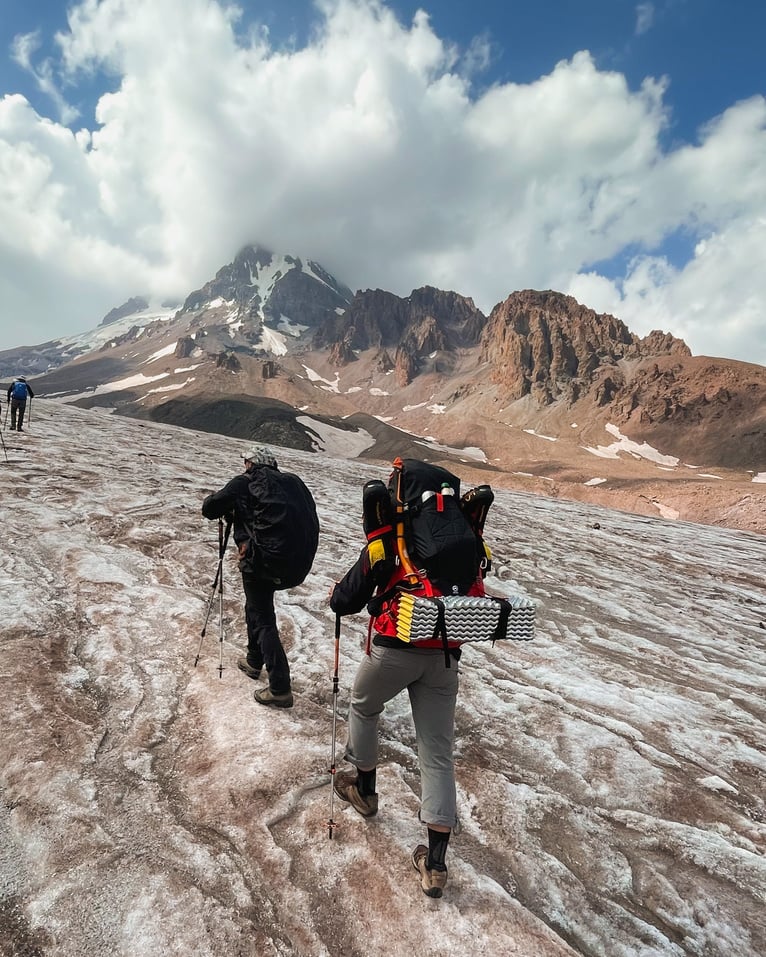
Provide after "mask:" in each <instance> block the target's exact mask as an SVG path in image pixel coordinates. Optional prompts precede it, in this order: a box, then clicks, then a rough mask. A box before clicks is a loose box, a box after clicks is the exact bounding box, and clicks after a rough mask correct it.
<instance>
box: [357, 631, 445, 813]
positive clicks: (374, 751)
mask: <svg viewBox="0 0 766 957" xmlns="http://www.w3.org/2000/svg"><path fill="white" fill-rule="evenodd" d="M458 683H459V679H458V670H457V662H456V661H454V660H453V661H452V662H451V667H449V668H447V667H446V665H445V664H444V652H443V651H442V650H441V649H436V648H434V649H431V648H422V649H399V648H385V647H381V646H379V645H375V644H373V645H372V646H371V649H370V654H369V655H365V656H364V658H363V660H362V662H361V664H360V665H359V669H358V671H357V673H356V678H355V679H354V687H353V690H352V692H351V707H350V709H349V714H348V743H347V744H346V753H345V757H346V760H347V761H350V762H351V764H354V765H356V766H357V767H362V768H372V767H376V766H377V764H378V719H379V718H380V715H381V713H382V711H383V708H384V707H385V704H386V702H387V701H390V700H391V699H392V698H394V697H395V696H396V695H398V694H399V692H400V691H404V689H405V688H406V689H407V693H408V694H409V696H410V707H411V708H412V718H413V721H414V723H415V734H416V737H417V748H418V763H419V765H420V791H421V795H420V818H421V820H422V821H423V823H424V824H440V825H442V826H443V827H449V828H452V827H454V826H455V824H456V822H457V808H456V797H455V759H454V747H455V701H456V699H457V691H458Z"/></svg>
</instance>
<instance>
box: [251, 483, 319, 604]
mask: <svg viewBox="0 0 766 957" xmlns="http://www.w3.org/2000/svg"><path fill="white" fill-rule="evenodd" d="M248 491H249V500H248V502H249V509H248V516H247V519H246V520H245V521H244V522H243V524H244V527H245V528H246V529H247V532H248V534H249V535H250V540H251V541H250V546H249V548H248V551H247V555H246V557H245V559H244V560H243V563H242V564H241V567H242V570H243V571H245V572H248V573H251V574H254V575H256V576H257V577H258V578H264V579H266V580H268V581H270V582H271V583H272V584H273V585H274V587H275V588H276V589H277V590H280V589H284V588H294V587H295V586H296V585H300V584H301V583H302V582H303V581H304V580H305V578H306V576H307V575H308V573H309V572H310V571H311V566H312V565H313V563H314V556H315V555H316V551H317V545H318V543H319V519H318V518H317V511H316V504H315V502H314V498H313V496H312V494H311V492H310V491H309V490H308V488H307V487H306V485H305V484H304V482H303V481H302V480H301V479H300V478H299V477H298V476H297V475H293V474H292V472H280V471H278V470H277V469H273V468H268V467H263V468H256V469H254V470H253V473H252V478H251V480H250V484H249V486H248Z"/></svg>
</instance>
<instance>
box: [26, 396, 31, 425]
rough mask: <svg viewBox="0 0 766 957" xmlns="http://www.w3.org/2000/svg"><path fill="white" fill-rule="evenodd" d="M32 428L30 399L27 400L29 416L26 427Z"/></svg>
mask: <svg viewBox="0 0 766 957" xmlns="http://www.w3.org/2000/svg"><path fill="white" fill-rule="evenodd" d="M31 428H32V400H31V399H30V400H29V418H28V419H27V429H30V430H31Z"/></svg>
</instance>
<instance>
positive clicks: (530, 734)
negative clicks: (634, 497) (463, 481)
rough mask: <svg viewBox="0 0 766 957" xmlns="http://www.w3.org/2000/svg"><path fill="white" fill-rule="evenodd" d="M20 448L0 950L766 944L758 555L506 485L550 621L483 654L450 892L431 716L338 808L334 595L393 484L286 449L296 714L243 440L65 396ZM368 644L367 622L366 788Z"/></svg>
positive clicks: (500, 509) (765, 761)
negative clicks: (424, 810)
mask: <svg viewBox="0 0 766 957" xmlns="http://www.w3.org/2000/svg"><path fill="white" fill-rule="evenodd" d="M4 437H5V442H6V445H7V447H8V457H9V460H10V461H9V464H7V465H4V467H5V481H4V483H3V495H2V499H0V509H2V516H1V518H2V529H3V536H4V543H5V545H6V547H5V548H4V549H3V551H2V556H0V621H2V651H3V658H2V669H1V671H0V673H2V677H3V679H4V680H3V695H4V698H5V700H4V706H3V734H2V736H0V768H1V769H2V770H0V794H1V795H2V803H0V837H1V838H2V840H0V915H1V917H0V952H2V953H4V954H5V953H8V954H19V955H20V954H29V955H32V954H35V955H41V957H54V955H55V957H107V955H109V957H112V955H129V957H144V955H146V957H150V955H151V957H154V955H157V954H161V955H171V957H174V955H179V957H181V955H183V957H188V955H194V957H213V955H216V957H217V955H222V954H232V955H233V954H239V955H247V957H251V955H252V957H256V955H257V957H261V955H267V957H277V955H279V957H286V955H296V957H298V955H300V957H340V955H343V957H347V955H348V957H373V955H375V957H378V955H380V957H383V955H386V957H388V955H393V957H400V955H401V957H405V955H406V957H410V955H412V954H415V953H428V954H433V955H439V957H441V955H444V957H447V955H461V957H462V955H472V957H473V955H476V957H479V955H487V957H499V955H517V957H559V955H573V954H580V955H587V957H682V955H690V957H691V955H695V957H700V955H705V957H735V955H736V957H763V954H764V953H766V919H765V918H764V914H766V909H765V908H764V904H765V903H766V824H764V821H765V820H766V802H765V799H764V795H765V794H766V721H765V719H766V704H765V703H764V702H765V700H766V641H765V640H764V639H765V638H766V630H765V629H766V595H765V593H764V587H763V568H764V564H765V563H766V539H765V538H764V537H762V536H756V535H748V534H746V533H742V532H734V531H730V530H726V529H720V528H714V527H710V526H697V525H690V524H687V523H683V522H679V523H674V524H671V523H668V522H665V521H663V520H662V519H661V518H660V517H659V516H658V517H656V518H651V517H641V516H634V515H628V514H624V513H620V512H613V511H609V510H606V509H602V508H598V507H596V506H589V505H584V504H580V503H574V502H564V501H560V500H556V499H548V498H544V497H536V496H532V495H526V494H522V493H511V492H506V491H502V490H496V501H495V504H494V505H493V508H492V510H491V512H490V517H489V520H488V522H487V529H486V534H487V540H488V543H489V544H490V547H491V548H492V551H493V555H494V568H493V572H492V575H491V576H490V578H489V579H488V584H489V585H490V587H491V588H492V589H494V590H495V591H497V592H507V591H519V592H521V593H523V594H528V595H530V596H531V597H532V598H534V599H535V600H536V601H537V602H539V604H540V611H539V614H538V629H537V635H536V638H535V640H534V641H532V642H526V643H521V644H510V643H498V644H497V645H496V646H494V647H492V646H489V645H487V646H475V647H471V648H469V649H467V650H466V652H465V654H464V656H463V659H462V661H461V664H460V672H461V691H460V696H459V699H458V711H457V747H456V755H457V778H458V796H459V805H460V815H461V819H462V832H461V833H460V834H458V835H455V836H454V837H453V840H452V842H451V844H450V851H449V856H448V864H449V868H450V875H449V883H448V885H447V890H446V892H445V896H444V898H443V899H442V900H441V901H431V900H429V899H427V898H425V897H424V896H423V894H422V893H421V892H420V890H419V888H418V885H417V883H416V879H415V875H414V871H413V870H412V867H411V864H410V862H409V854H410V853H411V851H412V848H413V847H414V845H415V844H416V843H417V842H419V841H421V840H422V839H423V837H424V829H423V828H422V826H421V825H420V824H419V823H418V821H417V811H418V786H419V779H418V774H417V769H416V750H415V738H414V732H413V728H412V722H411V718H410V714H409V708H408V705H407V702H406V699H404V698H400V699H397V700H396V701H395V702H394V703H393V704H392V705H391V706H389V707H388V708H387V710H386V713H385V715H384V716H383V719H382V721H381V763H380V770H379V777H378V787H379V793H380V812H379V814H378V816H377V817H376V818H375V819H373V820H370V821H364V820H363V819H361V818H360V817H358V816H357V815H356V814H355V813H354V812H353V810H351V809H349V808H348V807H345V806H342V805H340V804H339V802H338V801H337V800H334V801H333V802H332V803H331V797H330V788H329V782H330V775H329V773H328V768H329V765H330V741H331V728H332V715H333V694H332V680H331V678H332V669H333V649H334V641H333V635H334V618H333V616H332V614H331V613H330V611H329V608H328V606H327V593H328V590H329V588H330V586H331V584H332V582H333V581H334V580H335V579H336V578H337V577H338V576H339V575H340V574H341V573H342V572H343V571H344V570H345V568H346V567H347V566H348V565H349V564H350V562H351V561H352V560H353V559H354V558H355V556H356V554H357V553H358V549H359V547H360V546H361V544H362V534H361V528H360V521H359V518H360V511H361V501H360V492H361V487H362V484H363V482H364V481H365V480H366V479H368V478H371V477H383V476H384V475H385V474H386V471H387V470H384V469H376V468H372V467H369V468H368V467H365V466H364V465H363V463H360V462H358V461H344V460H342V459H339V458H335V457H330V456H327V455H322V454H310V453H299V452H295V451H291V450H282V449H279V450H277V454H278V458H279V460H280V463H281V465H282V467H284V468H288V469H292V470H294V471H297V472H299V473H300V474H301V475H303V476H304V478H305V479H306V481H307V483H308V484H309V486H310V487H311V488H312V490H313V491H314V494H315V496H316V499H317V502H318V506H319V513H320V520H321V526H322V534H321V539H320V548H319V553H318V556H317V560H316V563H315V566H314V569H313V571H312V573H311V575H310V576H309V578H308V579H307V581H306V582H305V583H304V585H302V586H300V587H299V588H296V589H294V590H292V591H290V592H287V593H282V594H280V595H279V596H278V598H277V615H278V619H279V622H280V627H281V631H282V635H283V638H284V642H285V645H286V647H287V649H288V654H289V657H290V661H291V664H292V670H293V677H294V689H295V694H296V704H295V707H294V708H293V709H292V710H290V711H286V712H272V711H269V710H267V709H264V708H262V707H260V706H258V705H257V704H256V703H255V702H254V701H253V699H252V692H253V689H254V688H256V687H259V685H260V683H256V682H252V681H250V680H249V679H247V678H245V677H244V675H242V674H241V673H240V672H239V671H238V670H237V668H236V660H237V657H238V656H239V655H240V654H241V651H242V648H243V621H242V596H241V587H240V585H239V583H238V580H237V571H236V563H235V561H234V556H233V554H231V550H230V553H229V554H228V555H227V557H226V559H225V561H224V595H223V602H222V604H219V601H218V596H217V595H213V593H212V583H213V579H214V575H215V570H216V565H217V525H216V523H208V522H206V521H204V520H203V519H202V517H201V515H200V503H201V501H202V498H203V496H204V495H205V494H206V493H207V492H209V491H211V490H212V489H215V488H218V487H219V486H220V485H222V484H223V482H225V481H226V480H227V479H228V478H229V477H230V476H231V475H233V474H234V473H235V472H236V471H237V470H238V469H239V467H240V463H241V442H239V441H237V440H235V439H231V438H225V437H219V436H215V435H210V434H207V433H201V432H191V431H184V430H181V429H176V428H173V427H170V426H162V425H158V424H153V423H148V422H141V421H138V420H134V419H126V418H122V417H120V418H118V417H115V416H109V415H104V414H101V413H99V412H96V411H87V410H82V409H77V408H74V407H71V406H68V405H65V404H62V403H54V402H51V401H49V400H44V399H40V400H39V401H38V400H35V420H34V421H33V422H32V424H31V427H30V431H29V432H25V433H22V434H19V433H10V432H6V433H5V434H4ZM190 450H192V452H193V454H190ZM2 461H3V462H4V459H3V460H2ZM596 526H598V527H596ZM11 546H12V547H11ZM211 598H212V599H213V601H212V603H211ZM209 606H210V607H212V615H211V620H210V623H209V625H208V629H207V634H206V636H205V637H204V639H203V638H201V635H200V631H201V626H202V622H203V620H204V616H205V613H206V609H207V608H208V607H209ZM366 623H367V619H366V617H365V616H364V615H359V616H354V617H352V618H349V619H345V620H344V622H343V625H342V633H341V641H340V658H339V677H340V680H339V693H338V696H337V732H338V742H337V758H338V762H339V766H342V761H341V749H342V743H343V741H344V739H345V720H346V714H347V709H348V701H349V694H350V688H351V683H352V680H353V675H354V672H355V669H356V666H357V663H358V661H359V660H360V656H361V654H362V650H361V645H362V643H363V641H364V637H365V633H366ZM221 638H223V639H224V640H223V641H221V640H220V639H221ZM198 652H199V653H200V660H199V664H198V665H197V667H195V666H194V661H195V657H196V655H197V653H198ZM221 662H222V665H223V670H222V673H221V674H220V676H219V663H221ZM331 813H332V817H333V820H334V822H335V823H336V825H337V827H336V828H335V829H334V831H333V839H332V840H329V839H328V834H329V830H330V829H329V827H328V819H329V817H330V814H331Z"/></svg>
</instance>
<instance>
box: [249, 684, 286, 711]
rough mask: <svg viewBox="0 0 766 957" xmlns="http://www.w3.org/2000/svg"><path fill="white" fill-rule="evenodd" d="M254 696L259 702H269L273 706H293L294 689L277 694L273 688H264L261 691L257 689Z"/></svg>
mask: <svg viewBox="0 0 766 957" xmlns="http://www.w3.org/2000/svg"><path fill="white" fill-rule="evenodd" d="M253 697H254V698H255V700H256V701H257V702H258V704H268V705H271V706H272V708H292V706H293V693H292V691H283V692H282V693H281V694H277V693H276V692H274V691H272V690H271V688H262V689H261V690H260V691H256V692H255V693H254V694H253Z"/></svg>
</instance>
